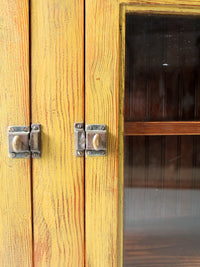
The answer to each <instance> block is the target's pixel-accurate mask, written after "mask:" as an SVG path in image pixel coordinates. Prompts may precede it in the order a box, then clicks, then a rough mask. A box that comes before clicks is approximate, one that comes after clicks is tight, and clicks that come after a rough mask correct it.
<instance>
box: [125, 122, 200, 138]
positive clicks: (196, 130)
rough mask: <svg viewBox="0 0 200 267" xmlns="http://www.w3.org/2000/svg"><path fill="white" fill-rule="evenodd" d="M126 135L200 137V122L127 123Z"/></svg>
mask: <svg viewBox="0 0 200 267" xmlns="http://www.w3.org/2000/svg"><path fill="white" fill-rule="evenodd" d="M124 135H200V122H198V121H194V122H188V121H185V122H184V121H182V122H163V121H162V122H125V123H124Z"/></svg>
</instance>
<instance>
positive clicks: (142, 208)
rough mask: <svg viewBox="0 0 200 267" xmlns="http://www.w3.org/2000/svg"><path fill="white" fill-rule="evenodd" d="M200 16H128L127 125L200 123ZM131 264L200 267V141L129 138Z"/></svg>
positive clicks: (127, 260)
mask: <svg viewBox="0 0 200 267" xmlns="http://www.w3.org/2000/svg"><path fill="white" fill-rule="evenodd" d="M199 26H200V18H198V17H192V16H191V17H188V16H187V17H186V16H170V15H168V16H165V15H163V16H161V15H135V14H128V15H127V16H126V65H125V73H126V75H125V76H126V77H125V121H170V120H171V121H185V120H190V121H192V120H199V119H200V88H199V86H200V81H199V77H200V75H199V67H200V66H199V56H200V55H199V49H200V27H199ZM123 260H124V266H136V267H137V266H140V267H148V266H151V267H156V266H162V267H174V266H176V267H177V266H180V267H183V266H187V267H193V266H200V136H126V137H124V257H123Z"/></svg>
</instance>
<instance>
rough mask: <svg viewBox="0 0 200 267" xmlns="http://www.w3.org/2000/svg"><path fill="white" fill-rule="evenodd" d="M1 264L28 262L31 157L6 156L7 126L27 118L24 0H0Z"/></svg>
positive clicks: (26, 14)
mask: <svg viewBox="0 0 200 267" xmlns="http://www.w3.org/2000/svg"><path fill="white" fill-rule="evenodd" d="M0 7H1V8H0V58H1V59H0V85H1V89H0V266H2V267H8V266H9V267H10V266H20V267H21V266H25V267H27V266H32V226H31V225H32V223H31V188H30V184H31V181H30V179H31V176H30V159H10V158H9V157H8V142H7V127H8V126H12V125H19V126H21V125H22V126H24V125H28V126H29V124H30V111H29V108H30V106H29V7H28V0H20V1H5V0H0Z"/></svg>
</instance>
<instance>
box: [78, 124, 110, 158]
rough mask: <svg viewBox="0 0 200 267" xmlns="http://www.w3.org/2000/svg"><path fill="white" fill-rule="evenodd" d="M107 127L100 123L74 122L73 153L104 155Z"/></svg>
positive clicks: (79, 155) (79, 154) (81, 155)
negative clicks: (85, 123)
mask: <svg viewBox="0 0 200 267" xmlns="http://www.w3.org/2000/svg"><path fill="white" fill-rule="evenodd" d="M106 136H107V127H106V125H102V124H89V125H86V126H85V130H84V124H83V123H75V124H74V139H75V154H76V156H77V157H83V156H84V155H85V154H86V155H87V156H105V155H106Z"/></svg>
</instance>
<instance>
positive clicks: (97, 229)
mask: <svg viewBox="0 0 200 267" xmlns="http://www.w3.org/2000/svg"><path fill="white" fill-rule="evenodd" d="M122 4H124V5H128V4H129V5H130V4H131V5H132V10H136V11H137V12H146V11H147V10H148V11H153V12H160V13H163V12H167V13H170V12H175V13H177V12H178V13H179V12H181V13H182V14H183V13H188V12H189V13H193V14H194V13H197V11H196V6H200V2H199V1H174V0H148V1H146V0H141V1H139V0H135V1H134V0H108V1H101V0H87V1H86V44H85V46H86V84H85V88H86V120H85V121H86V124H92V123H95V124H98V123H102V124H107V126H108V131H109V134H108V145H107V150H108V155H107V156H106V157H105V158H95V159H94V158H89V157H88V158H86V165H85V166H86V169H85V173H86V176H85V177H86V181H85V182H86V187H85V195H86V265H87V266H103V267H106V266H109V267H110V266H122V261H123V259H122V249H123V248H122V239H123V236H122V234H123V92H122V79H120V76H121V77H122V76H123V75H124V70H123V69H122V68H121V66H122V64H123V62H124V57H123V56H122V57H121V55H122V54H124V48H123V47H120V16H121V19H124V15H123V12H122V11H123V10H122V9H123V7H122ZM175 6H176V8H175ZM120 10H121V13H120ZM121 23H122V22H121ZM121 30H122V31H121V33H122V34H121V39H124V34H125V32H124V30H123V29H122V28H121ZM120 64H121V65H120ZM119 89H120V90H121V91H120V90H119ZM119 103H120V104H119Z"/></svg>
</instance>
